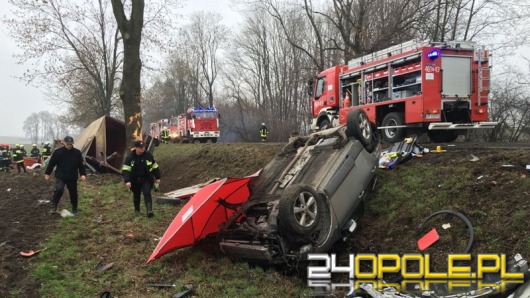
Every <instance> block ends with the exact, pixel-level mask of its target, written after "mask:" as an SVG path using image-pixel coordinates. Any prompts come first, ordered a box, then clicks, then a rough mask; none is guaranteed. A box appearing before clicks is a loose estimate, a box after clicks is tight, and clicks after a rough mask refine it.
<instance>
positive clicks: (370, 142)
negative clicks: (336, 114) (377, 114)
mask: <svg viewBox="0 0 530 298" xmlns="http://www.w3.org/2000/svg"><path fill="white" fill-rule="evenodd" d="M346 135H347V136H348V137H354V138H356V139H357V140H359V141H360V142H361V144H363V146H364V148H365V149H366V150H368V151H369V152H372V151H373V150H374V148H375V147H376V146H377V142H378V140H377V138H376V137H375V135H374V130H373V127H372V123H371V122H370V120H369V119H368V115H367V114H366V112H365V111H364V110H362V109H357V110H353V111H351V112H349V113H348V116H347V118H346Z"/></svg>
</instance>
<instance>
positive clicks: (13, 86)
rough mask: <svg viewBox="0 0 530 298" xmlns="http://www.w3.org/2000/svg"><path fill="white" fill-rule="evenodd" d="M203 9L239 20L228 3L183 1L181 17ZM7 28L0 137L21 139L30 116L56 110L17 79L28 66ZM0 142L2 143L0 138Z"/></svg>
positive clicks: (3, 5)
mask: <svg viewBox="0 0 530 298" xmlns="http://www.w3.org/2000/svg"><path fill="white" fill-rule="evenodd" d="M10 10H11V5H9V4H8V3H7V1H6V0H2V1H0V11H1V13H0V16H1V17H2V18H4V17H5V16H6V15H9V11H10ZM199 10H205V11H215V12H218V13H220V14H222V15H223V20H224V23H225V24H226V25H228V26H230V27H233V26H235V24H236V23H237V22H238V21H239V20H240V19H241V18H240V16H239V14H238V13H236V12H235V11H234V10H232V9H231V4H230V0H191V1H187V3H186V4H185V7H184V8H183V10H182V11H181V12H182V14H184V15H189V14H190V13H191V12H194V11H199ZM7 30H8V29H7V28H6V26H4V24H2V25H0V44H1V45H2V46H0V66H1V68H0V90H2V92H1V95H0V96H1V97H0V102H1V104H0V137H1V136H10V137H25V135H24V132H23V130H22V126H23V123H24V120H26V118H27V117H29V115H31V114H32V113H38V112H41V111H46V110H47V111H50V112H52V113H56V114H60V111H55V110H56V109H57V107H54V106H51V105H50V104H49V103H48V102H46V101H45V100H44V95H43V94H42V92H41V91H40V90H39V89H37V88H34V87H31V86H28V85H26V83H24V82H22V81H20V80H19V79H17V78H16V77H17V76H21V75H22V74H23V73H24V69H25V68H27V67H28V65H17V64H16V63H15V59H14V58H13V53H16V52H17V50H18V49H17V46H16V44H15V43H14V41H13V40H11V38H10V37H9V32H8V31H7ZM0 143H2V140H1V139H0Z"/></svg>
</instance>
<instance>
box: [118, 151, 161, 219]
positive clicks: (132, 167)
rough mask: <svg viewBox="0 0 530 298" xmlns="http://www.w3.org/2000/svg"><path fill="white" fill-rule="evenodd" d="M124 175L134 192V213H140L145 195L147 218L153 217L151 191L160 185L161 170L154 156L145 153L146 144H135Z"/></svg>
mask: <svg viewBox="0 0 530 298" xmlns="http://www.w3.org/2000/svg"><path fill="white" fill-rule="evenodd" d="M122 175H123V179H124V180H125V185H126V186H127V187H129V188H130V189H131V191H132V192H133V201H134V211H135V212H137V213H139V212H140V195H141V194H142V193H143V195H144V201H145V207H146V209H147V217H153V215H154V214H153V205H152V199H151V189H152V188H153V186H155V187H158V185H159V184H160V169H159V168H158V164H157V163H156V161H155V159H154V157H153V155H152V154H151V153H149V152H147V151H145V144H144V142H142V141H136V142H134V149H133V150H132V152H131V153H130V154H129V155H128V156H127V158H125V162H124V163H123V168H122Z"/></svg>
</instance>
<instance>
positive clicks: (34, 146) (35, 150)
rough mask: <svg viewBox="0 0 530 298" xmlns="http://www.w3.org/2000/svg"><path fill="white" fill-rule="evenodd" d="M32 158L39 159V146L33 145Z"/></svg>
mask: <svg viewBox="0 0 530 298" xmlns="http://www.w3.org/2000/svg"><path fill="white" fill-rule="evenodd" d="M30 153H31V157H39V156H40V150H39V148H37V144H33V148H31V152H30Z"/></svg>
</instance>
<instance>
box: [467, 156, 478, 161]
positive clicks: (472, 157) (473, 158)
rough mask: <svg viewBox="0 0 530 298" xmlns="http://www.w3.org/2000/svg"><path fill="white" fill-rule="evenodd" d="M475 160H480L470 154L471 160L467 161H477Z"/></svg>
mask: <svg viewBox="0 0 530 298" xmlns="http://www.w3.org/2000/svg"><path fill="white" fill-rule="evenodd" d="M477 160H480V158H478V157H477V156H475V155H473V154H471V159H470V160H469V161H477Z"/></svg>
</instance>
